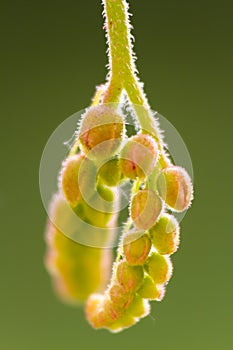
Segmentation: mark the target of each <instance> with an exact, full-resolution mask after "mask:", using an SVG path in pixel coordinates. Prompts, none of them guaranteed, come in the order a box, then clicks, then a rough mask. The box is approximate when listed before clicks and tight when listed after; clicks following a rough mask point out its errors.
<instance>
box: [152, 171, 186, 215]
mask: <svg viewBox="0 0 233 350" xmlns="http://www.w3.org/2000/svg"><path fill="white" fill-rule="evenodd" d="M157 188H158V192H159V195H160V196H161V198H162V199H163V200H164V201H165V202H166V204H167V205H168V207H169V208H171V209H173V210H175V211H178V212H182V211H184V210H185V209H187V208H188V207H189V205H190V204H191V201H192V198H193V187H192V182H191V179H190V177H189V175H188V173H187V172H186V170H185V169H183V168H181V167H179V166H170V167H168V168H166V169H164V170H163V171H162V172H161V173H160V175H159V176H158V179H157Z"/></svg>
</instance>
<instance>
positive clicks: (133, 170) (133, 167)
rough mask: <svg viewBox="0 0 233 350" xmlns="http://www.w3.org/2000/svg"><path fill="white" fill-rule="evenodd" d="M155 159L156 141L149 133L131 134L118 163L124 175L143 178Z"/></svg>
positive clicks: (147, 173) (156, 158)
mask: <svg viewBox="0 0 233 350" xmlns="http://www.w3.org/2000/svg"><path fill="white" fill-rule="evenodd" d="M157 160H158V146H157V143H156V141H155V140H154V139H153V138H152V137H151V136H149V135H146V134H138V135H135V136H132V137H131V138H130V139H129V140H128V141H127V143H126V144H125V146H124V147H123V149H122V151H121V154H120V161H119V164H120V168H121V171H122V173H123V174H124V175H125V176H126V177H128V178H130V179H136V178H137V177H138V178H139V179H144V178H145V177H146V176H148V175H150V173H151V172H152V171H153V169H154V167H155V165H156V162H157Z"/></svg>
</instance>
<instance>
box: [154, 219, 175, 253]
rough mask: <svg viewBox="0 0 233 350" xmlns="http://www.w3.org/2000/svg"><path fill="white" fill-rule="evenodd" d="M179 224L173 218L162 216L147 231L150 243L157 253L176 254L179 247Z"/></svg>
mask: <svg viewBox="0 0 233 350" xmlns="http://www.w3.org/2000/svg"><path fill="white" fill-rule="evenodd" d="M179 231H180V230H179V224H178V222H177V220H176V219H175V218H174V216H171V215H168V214H164V215H163V216H161V217H160V219H159V220H158V222H157V223H156V224H155V225H154V226H153V227H151V229H150V230H149V233H150V236H151V239H152V243H153V245H154V247H155V248H156V250H157V252H158V253H159V254H162V255H170V254H173V253H175V252H176V250H177V248H178V245H179V233H180V232H179Z"/></svg>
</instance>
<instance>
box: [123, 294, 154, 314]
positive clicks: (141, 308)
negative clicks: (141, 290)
mask: <svg viewBox="0 0 233 350" xmlns="http://www.w3.org/2000/svg"><path fill="white" fill-rule="evenodd" d="M128 313H130V314H131V315H132V316H134V317H136V318H142V317H146V316H147V315H149V313H150V304H149V303H148V300H145V299H143V298H142V297H141V296H139V295H138V294H136V296H135V298H134V300H133V302H132V304H131V305H130V306H129V308H128Z"/></svg>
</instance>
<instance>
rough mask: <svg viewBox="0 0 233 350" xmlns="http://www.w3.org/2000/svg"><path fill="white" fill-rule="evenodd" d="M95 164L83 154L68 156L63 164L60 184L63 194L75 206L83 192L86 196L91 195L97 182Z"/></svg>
mask: <svg viewBox="0 0 233 350" xmlns="http://www.w3.org/2000/svg"><path fill="white" fill-rule="evenodd" d="M95 172H96V171H95V167H94V164H93V163H92V162H91V161H90V160H89V159H87V158H85V157H84V156H83V155H81V154H75V155H73V156H71V157H68V158H67V159H66V160H65V161H64V162H63V165H62V171H61V176H60V186H61V188H62V191H63V194H64V196H65V198H66V200H67V202H68V203H69V205H70V206H71V207H72V208H74V207H75V206H76V205H77V204H78V202H79V201H80V199H81V197H82V196H83V194H85V198H88V197H90V195H91V193H92V191H93V190H94V183H95Z"/></svg>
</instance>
